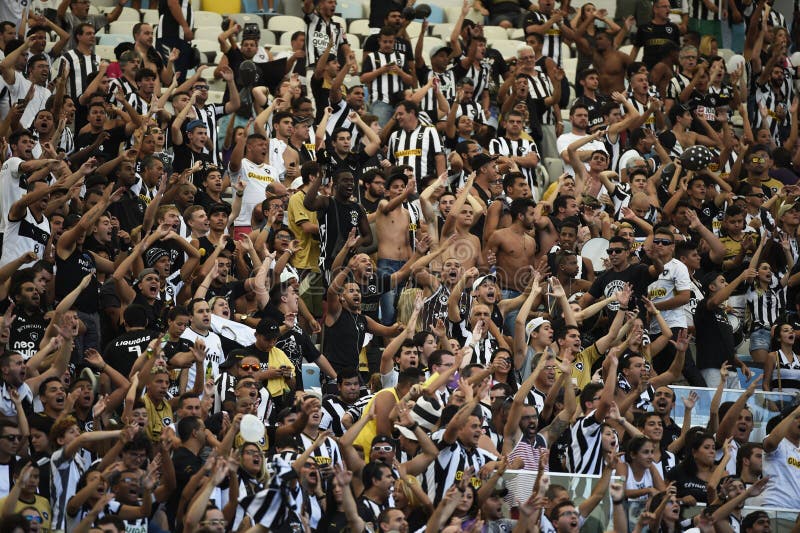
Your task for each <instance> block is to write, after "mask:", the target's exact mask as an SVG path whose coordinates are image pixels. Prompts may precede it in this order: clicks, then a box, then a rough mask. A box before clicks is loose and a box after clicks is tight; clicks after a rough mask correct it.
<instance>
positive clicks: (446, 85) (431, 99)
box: [417, 65, 456, 120]
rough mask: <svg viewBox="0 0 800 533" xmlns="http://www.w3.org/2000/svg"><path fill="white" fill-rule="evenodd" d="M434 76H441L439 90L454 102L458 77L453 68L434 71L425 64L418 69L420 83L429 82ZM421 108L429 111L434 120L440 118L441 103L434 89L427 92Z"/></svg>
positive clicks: (446, 98)
mask: <svg viewBox="0 0 800 533" xmlns="http://www.w3.org/2000/svg"><path fill="white" fill-rule="evenodd" d="M433 76H436V77H437V78H439V91H440V92H441V93H442V95H443V96H444V99H445V100H447V101H448V102H454V101H455V99H456V77H455V74H453V70H452V69H448V70H445V71H444V72H434V71H433V70H431V69H430V68H429V67H427V66H424V65H423V66H422V67H421V68H418V69H417V78H418V79H419V83H420V85H424V84H426V83H428V81H429V80H430V79H431V77H433ZM419 108H420V109H421V110H423V111H425V112H427V113H428V114H429V115H430V116H431V118H433V119H434V120H438V119H439V103H438V101H437V99H436V94H435V93H434V92H433V89H430V90H429V91H428V92H427V93H425V96H424V97H423V98H422V102H420V105H419Z"/></svg>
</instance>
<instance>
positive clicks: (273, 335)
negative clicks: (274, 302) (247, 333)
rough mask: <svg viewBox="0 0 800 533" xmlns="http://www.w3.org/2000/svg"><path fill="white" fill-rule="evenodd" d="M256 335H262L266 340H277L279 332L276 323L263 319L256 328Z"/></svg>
mask: <svg viewBox="0 0 800 533" xmlns="http://www.w3.org/2000/svg"><path fill="white" fill-rule="evenodd" d="M256 335H263V336H264V337H266V338H267V339H277V338H278V337H280V336H281V330H280V328H279V327H278V323H277V322H275V321H274V320H271V319H269V318H264V319H262V320H261V322H259V323H258V325H257V326H256Z"/></svg>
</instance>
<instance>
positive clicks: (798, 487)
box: [763, 439, 800, 507]
mask: <svg viewBox="0 0 800 533" xmlns="http://www.w3.org/2000/svg"><path fill="white" fill-rule="evenodd" d="M764 476H765V477H766V476H769V478H770V482H769V483H768V484H767V489H766V490H765V491H764V494H763V498H764V507H792V506H791V505H789V502H796V501H797V500H798V499H800V448H798V447H796V446H795V445H794V444H792V443H791V442H789V440H788V439H783V440H782V441H781V442H780V444H778V447H777V448H775V450H774V451H772V452H767V453H764Z"/></svg>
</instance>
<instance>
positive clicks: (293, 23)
mask: <svg viewBox="0 0 800 533" xmlns="http://www.w3.org/2000/svg"><path fill="white" fill-rule="evenodd" d="M267 29H269V30H272V31H274V32H275V33H278V32H287V33H294V32H296V31H305V30H306V23H305V22H303V19H301V18H298V17H292V16H289V15H276V16H274V17H270V19H269V21H267Z"/></svg>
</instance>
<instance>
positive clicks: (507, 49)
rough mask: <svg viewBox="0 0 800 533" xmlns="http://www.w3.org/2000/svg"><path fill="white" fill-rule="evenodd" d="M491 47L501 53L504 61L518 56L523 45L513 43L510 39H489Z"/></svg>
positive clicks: (516, 42) (517, 42)
mask: <svg viewBox="0 0 800 533" xmlns="http://www.w3.org/2000/svg"><path fill="white" fill-rule="evenodd" d="M489 46H490V47H491V48H494V49H495V50H497V51H498V52H500V54H501V55H502V56H503V58H504V59H510V58H512V57H514V56H516V54H517V50H518V49H519V47H520V46H522V43H520V42H519V41H511V40H509V39H503V40H500V39H498V40H492V39H489Z"/></svg>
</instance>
